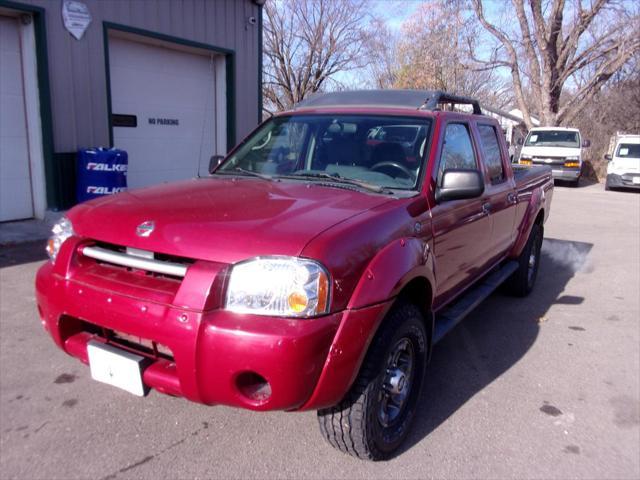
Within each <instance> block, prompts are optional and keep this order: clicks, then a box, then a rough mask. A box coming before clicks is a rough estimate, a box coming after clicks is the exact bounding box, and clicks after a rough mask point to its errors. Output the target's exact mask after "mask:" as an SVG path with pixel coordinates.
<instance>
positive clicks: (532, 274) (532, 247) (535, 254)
mask: <svg viewBox="0 0 640 480" xmlns="http://www.w3.org/2000/svg"><path fill="white" fill-rule="evenodd" d="M543 235H544V228H543V227H542V225H540V224H538V223H536V224H534V225H533V228H532V229H531V233H530V234H529V239H528V240H527V244H526V245H525V247H524V250H522V253H521V254H520V256H519V257H518V269H517V270H516V271H515V272H513V274H512V275H511V276H510V277H509V279H508V280H507V281H506V286H507V289H508V290H509V293H511V294H512V295H515V296H516V297H526V296H527V295H529V293H531V291H532V290H533V287H534V286H535V283H536V278H537V277H538V269H539V267H540V250H541V248H542V238H543Z"/></svg>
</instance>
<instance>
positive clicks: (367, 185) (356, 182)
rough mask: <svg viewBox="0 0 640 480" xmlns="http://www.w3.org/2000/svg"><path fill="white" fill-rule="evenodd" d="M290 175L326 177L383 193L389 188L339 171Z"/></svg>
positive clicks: (336, 181) (294, 175) (293, 175)
mask: <svg viewBox="0 0 640 480" xmlns="http://www.w3.org/2000/svg"><path fill="white" fill-rule="evenodd" d="M287 176H288V177H306V178H326V179H327V180H330V181H332V182H334V183H342V184H346V185H355V186H357V187H361V188H364V189H366V190H370V191H372V192H376V193H383V192H385V191H386V190H387V189H386V188H385V187H382V186H380V185H376V184H374V183H369V182H365V181H363V180H356V179H354V178H345V177H341V176H340V175H339V174H338V173H333V174H331V173H323V172H308V173H294V174H292V175H287Z"/></svg>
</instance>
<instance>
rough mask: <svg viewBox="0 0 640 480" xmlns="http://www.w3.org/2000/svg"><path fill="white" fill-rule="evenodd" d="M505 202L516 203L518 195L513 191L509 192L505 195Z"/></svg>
mask: <svg viewBox="0 0 640 480" xmlns="http://www.w3.org/2000/svg"><path fill="white" fill-rule="evenodd" d="M507 202H509V203H517V202H518V197H517V196H516V194H515V193H513V192H511V193H509V194H508V195H507Z"/></svg>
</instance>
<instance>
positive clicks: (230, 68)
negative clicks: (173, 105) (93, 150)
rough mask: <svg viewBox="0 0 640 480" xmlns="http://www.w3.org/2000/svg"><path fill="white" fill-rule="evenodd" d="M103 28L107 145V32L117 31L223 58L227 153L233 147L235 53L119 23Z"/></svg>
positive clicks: (234, 135) (234, 130) (109, 86)
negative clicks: (225, 88) (217, 54)
mask: <svg viewBox="0 0 640 480" xmlns="http://www.w3.org/2000/svg"><path fill="white" fill-rule="evenodd" d="M102 28H103V42H104V65H105V74H106V76H107V79H106V80H107V81H106V85H107V103H108V105H107V111H108V115H109V118H108V121H109V145H110V146H112V147H113V126H112V124H111V115H112V111H111V71H110V67H109V30H117V31H120V32H126V33H132V34H134V35H140V36H143V37H149V38H154V39H156V40H161V41H164V42H169V43H175V44H177V45H184V46H186V47H193V48H200V49H202V50H209V51H212V52H216V53H221V54H223V55H224V56H225V70H226V83H227V92H226V93H227V95H226V99H227V151H230V150H231V148H233V146H234V145H235V142H236V102H235V100H236V95H235V90H236V88H235V51H234V50H231V49H229V48H223V47H218V46H215V45H209V44H207V43H201V42H195V41H193V40H187V39H185V38H180V37H174V36H172V35H166V34H164V33H157V32H153V31H150V30H144V29H142V28H136V27H130V26H128V25H122V24H119V23H112V22H107V21H104V22H102Z"/></svg>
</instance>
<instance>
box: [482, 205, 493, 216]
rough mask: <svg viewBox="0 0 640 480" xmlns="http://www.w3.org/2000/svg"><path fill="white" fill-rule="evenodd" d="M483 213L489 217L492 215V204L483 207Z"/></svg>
mask: <svg viewBox="0 0 640 480" xmlns="http://www.w3.org/2000/svg"><path fill="white" fill-rule="evenodd" d="M482 213H484V214H485V215H489V214H490V213H491V204H490V203H485V204H483V205H482Z"/></svg>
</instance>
